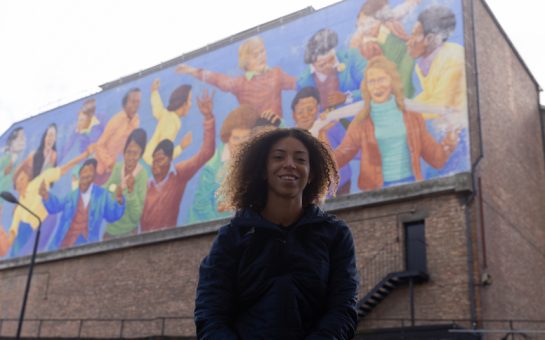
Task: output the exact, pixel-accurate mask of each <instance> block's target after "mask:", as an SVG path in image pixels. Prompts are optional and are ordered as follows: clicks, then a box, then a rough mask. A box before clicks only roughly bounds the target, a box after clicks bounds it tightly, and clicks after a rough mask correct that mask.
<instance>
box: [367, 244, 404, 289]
mask: <svg viewBox="0 0 545 340" xmlns="http://www.w3.org/2000/svg"><path fill="white" fill-rule="evenodd" d="M403 259H404V258H403V249H402V245H401V242H400V240H399V238H397V237H396V238H395V239H394V240H391V241H389V242H388V243H386V244H385V245H383V246H382V247H381V248H380V249H379V250H378V251H377V252H376V253H375V254H374V255H373V256H371V257H370V258H369V260H367V261H366V262H365V263H364V264H363V266H361V270H360V273H361V280H360V282H361V286H360V291H359V295H360V298H361V297H363V296H365V294H367V293H368V292H369V291H370V290H371V289H373V288H374V287H375V286H376V285H377V284H378V283H379V282H380V281H381V280H382V279H384V278H385V277H386V276H387V275H388V274H390V273H394V272H401V271H403V270H404V267H405V266H404V262H403Z"/></svg>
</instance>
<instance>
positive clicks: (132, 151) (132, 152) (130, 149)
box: [123, 140, 143, 174]
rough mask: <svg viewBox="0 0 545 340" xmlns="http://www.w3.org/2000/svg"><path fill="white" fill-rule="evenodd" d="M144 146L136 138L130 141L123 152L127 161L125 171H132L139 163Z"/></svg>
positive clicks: (127, 172)
mask: <svg viewBox="0 0 545 340" xmlns="http://www.w3.org/2000/svg"><path fill="white" fill-rule="evenodd" d="M142 151H143V150H142V148H141V147H140V145H138V144H137V143H136V142H135V141H134V140H131V141H130V142H129V145H127V149H126V150H125V152H124V153H123V159H124V161H125V173H126V174H129V173H131V172H132V171H133V170H134V169H135V168H136V165H137V164H138V161H139V160H140V157H142Z"/></svg>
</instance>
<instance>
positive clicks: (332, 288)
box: [195, 205, 358, 340]
mask: <svg viewBox="0 0 545 340" xmlns="http://www.w3.org/2000/svg"><path fill="white" fill-rule="evenodd" d="M199 274H200V276H199V283H198V287H197V298H196V302H195V304H196V306H195V323H196V326H197V335H198V337H199V338H200V339H252V340H253V339H350V338H351V337H352V336H353V334H354V330H355V327H356V318H357V316H356V310H355V304H356V290H357V286H358V277H357V272H356V262H355V252H354V242H353V239H352V235H351V233H350V230H349V229H348V227H347V226H346V224H345V223H344V222H342V221H340V220H338V219H336V218H335V217H334V216H332V215H329V214H327V213H325V212H323V211H322V210H320V209H319V208H318V207H316V206H314V205H312V206H309V207H308V208H306V209H305V212H304V215H303V217H302V218H301V219H300V220H299V221H298V222H297V223H296V224H294V225H293V226H290V227H282V226H277V225H275V224H272V223H271V222H268V221H266V220H265V219H263V218H262V217H261V216H260V215H259V214H257V213H256V212H254V211H252V210H249V209H248V210H245V211H242V212H239V213H237V215H236V216H235V217H234V218H233V220H232V221H231V223H230V224H228V225H226V226H224V227H222V228H221V229H220V230H219V233H218V236H217V237H216V239H215V241H214V244H213V245H212V249H211V250H210V254H209V255H208V256H207V257H206V258H205V259H204V260H203V262H202V264H201V267H200V273H199Z"/></svg>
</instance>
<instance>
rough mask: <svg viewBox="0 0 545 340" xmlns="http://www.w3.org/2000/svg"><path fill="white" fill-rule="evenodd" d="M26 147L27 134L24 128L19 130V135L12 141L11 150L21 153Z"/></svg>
mask: <svg viewBox="0 0 545 340" xmlns="http://www.w3.org/2000/svg"><path fill="white" fill-rule="evenodd" d="M25 148H26V136H25V132H24V131H23V130H19V132H17V137H15V139H14V140H13V141H12V142H11V146H10V151H11V152H13V153H21V152H23V151H24V150H25Z"/></svg>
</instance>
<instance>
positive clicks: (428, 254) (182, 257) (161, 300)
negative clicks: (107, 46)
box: [0, 0, 545, 339]
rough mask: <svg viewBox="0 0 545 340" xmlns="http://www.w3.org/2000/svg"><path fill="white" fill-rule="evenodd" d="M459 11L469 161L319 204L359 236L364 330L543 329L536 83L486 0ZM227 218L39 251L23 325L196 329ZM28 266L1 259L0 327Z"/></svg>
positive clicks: (82, 331) (542, 195) (454, 334)
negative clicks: (201, 280)
mask: <svg viewBox="0 0 545 340" xmlns="http://www.w3.org/2000/svg"><path fill="white" fill-rule="evenodd" d="M462 8H463V17H464V22H465V25H464V31H463V34H464V41H465V56H466V58H465V60H466V80H467V99H468V117H469V135H470V139H469V140H470V159H471V169H470V171H469V172H463V173H458V174H455V175H452V176H446V177H441V178H436V179H432V180H427V181H422V182H415V183H410V184H404V185H401V186H395V187H390V188H385V189H381V190H375V191H369V192H362V193H355V194H351V195H348V196H341V197H338V198H335V199H333V200H330V201H328V202H327V203H325V205H324V208H325V209H326V210H328V211H330V212H333V213H335V214H336V215H337V216H339V217H340V218H342V219H344V220H345V221H347V223H348V224H349V225H350V227H351V230H352V233H353V235H354V239H355V242H356V250H357V260H358V267H359V270H360V273H361V278H362V282H361V290H360V293H359V303H358V306H359V311H360V316H361V320H360V322H359V327H358V337H364V338H366V339H367V338H368V339H394V338H395V339H397V338H402V335H403V336H405V338H411V336H412V338H414V339H437V338H441V339H470V338H478V337H483V338H486V339H499V338H502V337H504V338H505V336H507V335H509V334H510V332H511V331H510V330H512V332H513V333H512V335H513V336H515V334H516V335H520V334H525V335H526V336H527V338H532V339H534V338H540V336H541V337H543V336H544V335H543V334H542V333H539V331H542V332H543V331H545V308H544V307H543V306H545V294H542V292H543V288H542V286H543V285H542V283H541V278H542V277H545V251H544V250H543V249H544V248H545V247H544V246H545V209H544V208H545V206H544V202H545V190H542V188H545V157H544V156H545V154H544V150H545V145H544V142H543V141H544V136H545V135H544V130H543V126H544V124H543V119H542V117H543V111H542V110H543V108H542V107H540V104H539V92H540V90H541V89H540V87H539V85H538V84H537V82H536V80H535V79H534V78H533V76H532V74H531V73H530V71H529V70H528V68H527V67H526V65H525V64H524V62H523V60H522V58H521V56H520V55H519V54H518V53H517V52H516V50H515V49H514V47H513V45H512V44H511V42H510V41H509V39H508V38H507V36H506V34H505V32H504V31H503V30H502V28H501V27H500V24H499V23H498V22H497V20H496V19H495V18H494V16H493V15H492V13H491V11H490V9H489V8H488V6H487V5H486V3H485V2H484V1H482V0H474V1H472V0H463V1H462ZM307 14H308V13H297V14H296V17H297V16H304V15H307ZM284 20H285V19H284ZM280 23H281V21H280V19H279V21H277V22H272V23H270V25H272V26H274V25H280ZM246 33H247V34H249V35H251V34H252V33H253V32H246ZM177 62H178V61H173V63H177ZM225 221H226V220H219V221H212V222H205V223H200V224H193V225H189V226H186V227H183V228H176V229H170V230H163V231H159V232H155V233H149V234H141V235H137V236H133V237H128V238H123V239H115V240H109V241H104V242H101V243H97V244H89V245H85V246H81V247H77V248H69V249H66V250H61V251H57V252H51V253H43V254H40V255H39V256H38V264H37V267H36V268H35V272H34V277H33V282H32V287H31V290H30V296H29V301H28V306H27V312H26V318H25V326H24V330H23V334H25V335H27V336H30V337H58V336H61V335H62V336H64V337H106V338H119V337H127V338H128V337H145V336H160V335H164V336H178V337H188V338H191V337H192V336H194V334H195V329H194V325H193V308H194V292H195V287H196V282H197V269H198V265H199V263H200V261H201V259H202V258H203V257H204V256H205V255H206V254H207V252H208V249H209V247H210V244H211V242H212V240H213V238H214V235H215V232H216V231H217V230H218V228H219V227H220V226H221V225H223V224H224V223H225ZM27 263H28V257H22V258H15V259H10V260H5V261H2V262H0V282H1V285H0V337H1V336H13V334H14V333H15V329H16V326H17V318H18V313H19V308H20V302H21V297H22V296H23V289H24V283H25V281H26V274H27V267H26V264H27ZM520 336H522V335H520Z"/></svg>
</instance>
